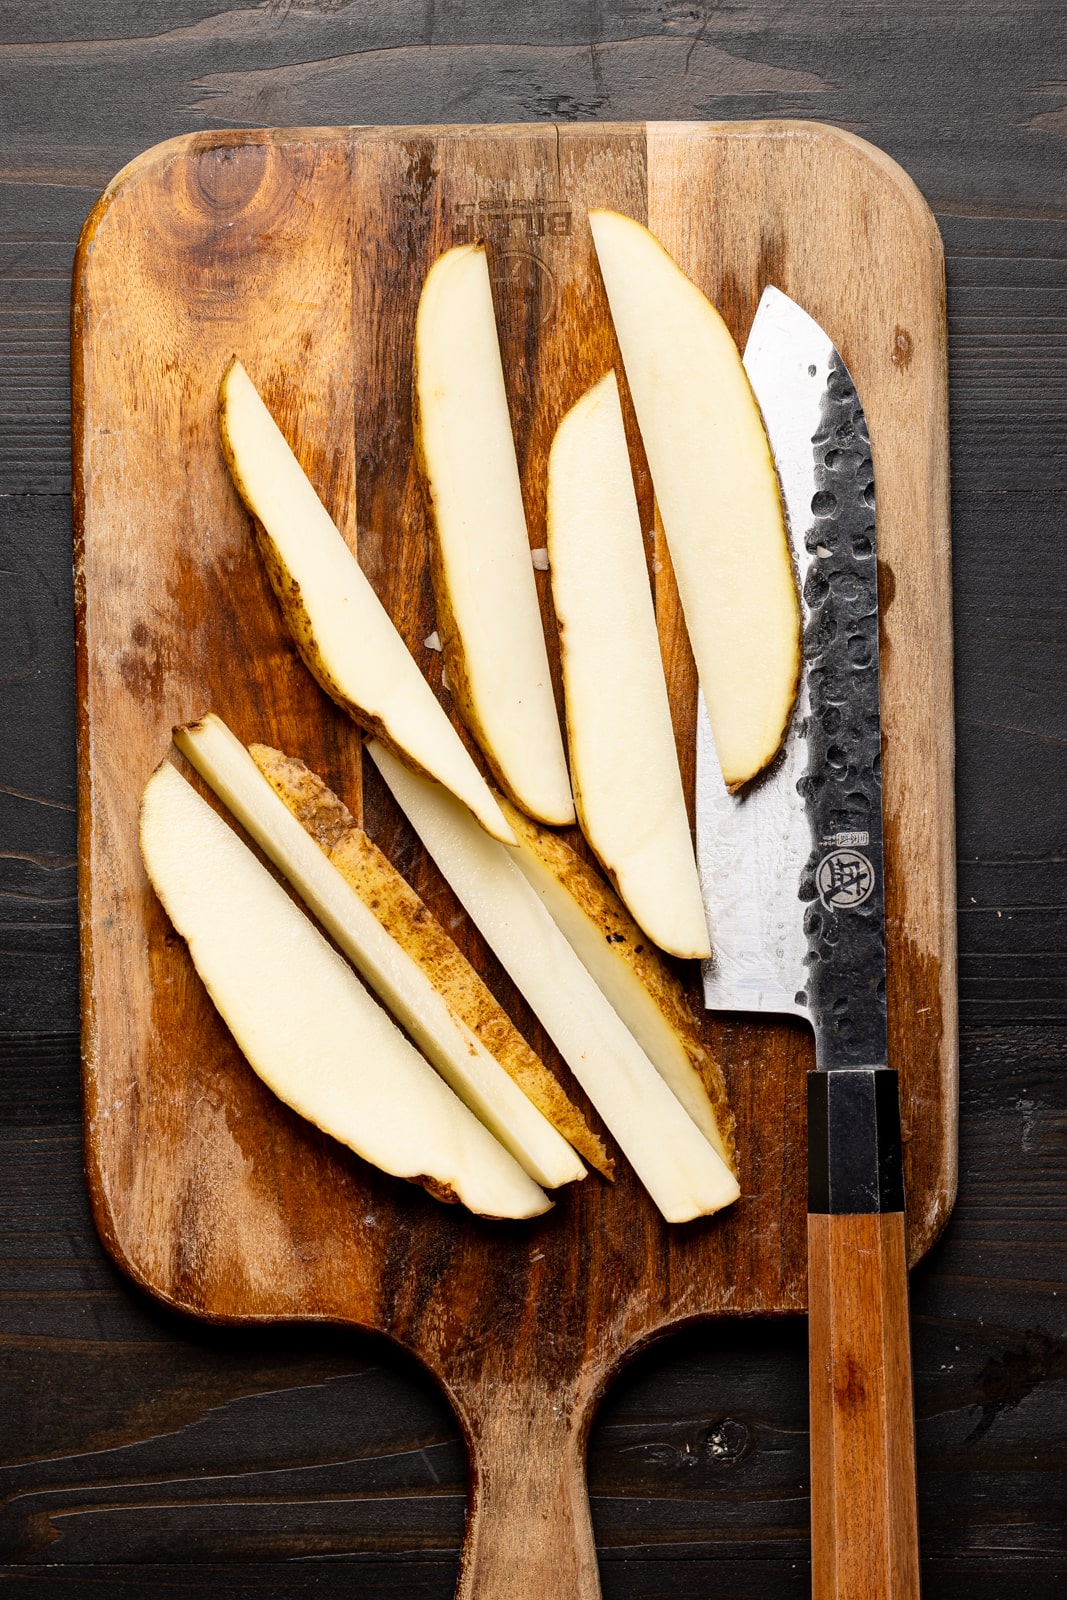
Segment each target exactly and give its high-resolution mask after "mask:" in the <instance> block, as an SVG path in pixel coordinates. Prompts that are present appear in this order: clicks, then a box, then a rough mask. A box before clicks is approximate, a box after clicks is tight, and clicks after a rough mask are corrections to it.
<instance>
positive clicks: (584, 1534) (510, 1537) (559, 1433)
mask: <svg viewBox="0 0 1067 1600" xmlns="http://www.w3.org/2000/svg"><path fill="white" fill-rule="evenodd" d="M484 1398H485V1401H486V1403H485V1405H484V1407H480V1408H479V1411H478V1413H476V1414H475V1415H474V1416H473V1417H472V1414H471V1412H470V1411H469V1410H468V1409H467V1408H466V1407H463V1406H461V1407H460V1408H459V1409H460V1411H461V1415H462V1417H463V1424H464V1431H465V1433H466V1436H467V1447H468V1450H469V1452H470V1465H471V1486H470V1498H469V1501H468V1509H467V1532H466V1537H465V1539H464V1543H463V1555H462V1559H461V1563H460V1576H459V1585H458V1588H457V1590H456V1600H505V1597H506V1600H546V1596H551V1597H552V1600H600V1578H599V1575H598V1572H597V1562H596V1547H595V1545H594V1543H593V1524H592V1521H591V1519H590V1515H589V1495H588V1491H587V1489H586V1482H585V1446H586V1438H587V1436H588V1432H589V1426H588V1410H578V1409H575V1408H573V1407H570V1406H567V1405H566V1404H565V1403H564V1402H563V1400H562V1397H561V1396H560V1394H559V1393H558V1392H551V1391H548V1390H546V1391H543V1392H541V1391H538V1390H537V1389H534V1390H533V1393H532V1397H531V1391H530V1390H529V1389H527V1390H526V1391H525V1393H524V1392H522V1391H520V1390H519V1389H518V1388H514V1389H511V1388H509V1386H507V1385H506V1384H493V1385H490V1386H487V1392H486V1394H485V1396H484Z"/></svg>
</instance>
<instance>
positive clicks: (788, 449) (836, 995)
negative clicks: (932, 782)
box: [696, 288, 918, 1600]
mask: <svg viewBox="0 0 1067 1600" xmlns="http://www.w3.org/2000/svg"><path fill="white" fill-rule="evenodd" d="M744 365H745V369H746V372H747V373H748V377H749V381H750V383H751V385H752V388H753V392H754V393H755V396H756V399H757V401H758V403H759V406H760V409H761V411H762V413H763V419H764V424H765V426H766V429H767V435H768V439H769V441H770V445H771V449H772V452H773V455H774V459H775V464H776V467H777V471H778V476H779V483H780V486H781V490H782V499H783V505H784V509H785V513H786V523H787V527H788V530H789V537H790V542H791V546H792V554H793V560H794V563H795V568H796V574H797V580H798V589H799V594H800V602H801V621H802V632H803V666H802V670H801V675H800V684H799V689H798V695H797V702H796V705H795V707H794V712H793V716H792V719H791V722H790V726H789V729H788V732H787V735H786V738H785V741H784V743H783V746H782V748H781V750H780V751H779V753H778V755H777V757H776V758H775V760H774V762H773V763H772V764H771V766H770V767H769V768H768V769H767V770H766V771H765V772H764V773H762V774H760V775H759V776H758V777H757V778H756V779H755V780H754V781H753V782H752V783H750V784H749V785H748V786H747V787H746V788H745V789H743V790H741V791H739V792H738V793H737V794H733V795H731V794H730V793H729V792H728V791H727V789H726V787H725V785H724V783H723V781H722V775H721V771H720V769H719V764H718V761H717V759H716V755H715V743H714V739H713V736H712V733H711V727H710V723H709V721H708V718H707V714H706V711H705V709H704V706H703V701H701V703H700V706H699V707H698V720H697V730H698V731H697V794H696V833H697V859H698V865H699V868H700V876H701V885H702V891H703V894H704V901H705V909H706V912H707V917H708V926H709V931H710V935H711V943H712V949H713V955H712V957H711V959H710V960H709V961H707V962H706V963H705V965H704V998H705V1005H706V1006H707V1007H708V1008H709V1009H714V1010H740V1011H749V1012H752V1011H757V1012H758V1011H767V1012H776V1013H790V1014H792V1015H797V1016H804V1017H807V1018H808V1020H809V1021H810V1023H811V1025H812V1027H813V1029H814V1033H815V1060H816V1070H815V1071H814V1072H811V1073H809V1075H808V1212H809V1217H808V1301H809V1317H810V1352H811V1354H810V1375H811V1376H810V1382H811V1436H812V1444H811V1451H812V1566H813V1585H814V1592H815V1594H816V1596H818V1597H826V1600H829V1597H831V1596H833V1597H836V1600H846V1597H848V1600H881V1597H883V1596H884V1597H886V1600H889V1597H890V1596H892V1597H896V1600H899V1597H903V1596H914V1595H917V1594H918V1540H917V1529H916V1514H915V1477H914V1421H913V1409H912V1401H911V1371H910V1350H909V1341H908V1323H907V1267H906V1258H905V1243H904V1188H903V1171H902V1160H901V1138H900V1108H899V1094H898V1087H897V1076H896V1073H895V1071H893V1070H892V1068H890V1067H889V1065H888V1054H887V1033H886V989H885V977H886V964H885V898H884V882H883V851H882V788H881V726H880V697H879V661H878V572H877V540H876V522H875V501H874V473H873V467H872V455H871V446H870V438H869V434H868V429H867V423H866V418H865V416H864V412H863V407H862V404H861V402H860V398H859V395H858V394H857V391H856V387H855V384H854V383H853V381H852V378H851V376H850V374H849V371H848V368H847V367H846V365H845V363H844V361H843V360H842V358H841V356H840V354H839V353H838V351H837V350H836V348H835V346H834V344H833V342H832V340H831V339H830V338H829V337H828V336H827V334H826V333H825V332H824V331H823V330H822V328H821V327H820V326H819V325H818V323H817V322H815V321H814V320H813V318H811V317H810V316H808V314H807V313H806V312H805V311H803V310H802V309H801V307H800V306H798V305H797V304H796V303H795V302H794V301H792V300H790V299H789V298H788V296H786V295H784V294H783V293H781V291H780V290H778V289H775V288H768V289H766V290H765V291H764V294H763V296H762V298H761V300H760V304H759V307H758V309H757V312H756V316H755V319H754V321H753V324H752V329H751V332H750V335H749V339H748V342H747V344H746V347H745V354H744Z"/></svg>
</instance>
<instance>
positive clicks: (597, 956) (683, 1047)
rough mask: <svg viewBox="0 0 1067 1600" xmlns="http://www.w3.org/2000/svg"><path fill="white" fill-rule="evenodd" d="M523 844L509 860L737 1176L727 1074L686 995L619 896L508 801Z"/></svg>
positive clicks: (555, 837)
mask: <svg viewBox="0 0 1067 1600" xmlns="http://www.w3.org/2000/svg"><path fill="white" fill-rule="evenodd" d="M503 804H504V811H505V814H506V816H507V818H508V820H509V822H510V823H511V824H512V826H513V828H514V829H515V833H516V835H517V837H518V840H519V847H518V850H516V851H512V852H511V856H512V859H513V860H514V861H515V863H516V865H517V866H518V867H519V870H520V871H521V872H522V874H523V876H524V877H525V878H526V880H527V882H528V883H529V884H530V885H531V887H532V888H533V889H535V890H536V891H537V894H538V895H539V897H540V898H541V900H542V901H543V902H544V904H545V906H546V907H547V909H548V911H549V912H550V913H551V915H552V919H553V921H554V922H555V923H556V925H557V927H558V928H559V929H560V931H561V932H562V933H563V934H564V935H565V936H566V938H567V940H568V942H569V944H570V945H571V947H572V949H573V950H574V951H575V953H576V955H578V956H579V957H580V958H581V960H582V961H583V963H584V964H585V966H586V967H587V968H588V970H589V972H590V973H591V974H592V976H593V977H594V978H595V979H596V981H597V983H598V985H599V986H600V988H601V989H602V990H603V992H604V994H605V995H606V996H607V998H608V999H609V1000H610V1001H611V1003H612V1005H613V1006H614V1008H615V1010H616V1011H617V1012H618V1013H619V1016H620V1017H621V1018H622V1020H623V1021H624V1022H625V1024H626V1026H627V1027H628V1028H629V1030H630V1032H631V1033H632V1034H633V1036H634V1038H635V1039H636V1040H637V1041H638V1043H639V1044H640V1045H641V1047H642V1049H643V1050H644V1052H645V1054H646V1055H647V1056H648V1058H649V1060H650V1061H651V1062H652V1064H653V1066H654V1067H655V1068H656V1070H657V1071H658V1072H659V1073H660V1074H661V1076H662V1077H663V1078H664V1079H665V1080H666V1081H667V1083H669V1084H670V1086H671V1088H672V1089H673V1091H674V1093H675V1094H676V1095H677V1096H678V1099H679V1100H680V1101H681V1102H682V1104H683V1105H684V1106H685V1108H686V1110H687V1111H688V1112H689V1115H690V1116H691V1117H692V1118H693V1121H694V1122H695V1123H696V1125H697V1127H698V1128H699V1129H700V1130H701V1132H702V1133H703V1134H704V1136H705V1137H706V1138H707V1139H708V1140H709V1141H710V1143H712V1144H713V1145H714V1146H715V1148H716V1150H718V1152H719V1154H720V1155H721V1156H722V1158H723V1160H724V1161H725V1162H726V1163H727V1164H728V1166H729V1167H730V1168H731V1170H732V1171H736V1170H737V1162H736V1150H735V1144H734V1116H733V1112H732V1111H731V1110H730V1103H729V1100H728V1098H727V1093H726V1083H725V1081H724V1079H723V1075H722V1068H721V1067H720V1066H719V1064H718V1062H717V1061H716V1060H715V1059H714V1057H713V1056H712V1055H711V1053H710V1051H709V1050H707V1049H706V1048H705V1045H704V1043H703V1041H702V1039H701V1037H700V1028H699V1026H698V1024H697V1020H696V1018H695V1017H694V1016H693V1013H692V1011H691V1010H690V1008H689V1003H688V1001H687V1000H686V998H685V991H684V990H683V988H682V985H681V984H680V982H679V981H678V979H677V977H676V976H675V974H674V973H673V972H672V971H671V969H670V967H669V966H668V965H667V963H666V962H665V961H664V960H663V957H662V956H661V955H660V954H659V952H658V950H656V949H655V948H654V947H653V945H652V944H651V943H650V941H649V940H648V938H647V936H646V935H645V934H643V933H642V931H641V929H640V928H639V927H638V926H637V923H636V922H635V921H634V920H633V918H632V917H631V916H630V915H629V913H628V912H627V910H626V908H625V906H624V905H623V904H622V902H621V901H620V900H619V898H618V896H617V895H616V894H615V893H614V892H613V891H612V889H611V888H610V887H609V886H608V885H607V884H606V883H605V882H604V880H603V878H601V876H600V874H599V873H598V872H596V871H595V870H594V869H593V868H592V867H591V866H590V865H589V863H588V862H587V861H585V860H583V859H582V857H581V856H580V855H579V854H578V853H577V851H576V850H572V849H571V847H570V845H569V844H568V843H567V842H566V840H565V839H561V838H559V836H558V835H557V834H554V833H551V832H550V831H549V830H548V829H547V828H540V827H538V825H537V823H536V822H531V821H530V819H529V817H524V816H523V815H522V813H521V812H520V811H519V810H518V809H517V808H516V807H515V806H512V805H510V804H509V803H508V802H507V801H504V803H503Z"/></svg>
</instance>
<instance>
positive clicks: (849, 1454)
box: [808, 1068, 919, 1600]
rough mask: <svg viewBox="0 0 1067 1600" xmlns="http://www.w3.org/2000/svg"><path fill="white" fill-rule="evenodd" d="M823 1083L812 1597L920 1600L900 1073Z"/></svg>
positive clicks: (813, 1327) (813, 1272)
mask: <svg viewBox="0 0 1067 1600" xmlns="http://www.w3.org/2000/svg"><path fill="white" fill-rule="evenodd" d="M829 1076H830V1075H827V1074H825V1073H812V1074H811V1077H810V1078H809V1096H808V1105H809V1115H808V1140H809V1143H808V1149H809V1190H810V1194H809V1214H808V1318H809V1344H808V1373H809V1389H810V1398H811V1563H812V1594H813V1596H814V1600H918V1594H919V1539H918V1519H917V1515H916V1505H915V1421H914V1409H913V1402H912V1388H911V1348H910V1340H909V1332H908V1263H907V1254H906V1245H905V1236H904V1211H903V1185H902V1182H901V1177H900V1115H899V1105H898V1102H897V1086H896V1074H895V1073H891V1072H889V1071H888V1069H884V1068H879V1069H876V1070H874V1071H863V1072H854V1073H853V1072H849V1073H841V1074H833V1075H832V1079H831V1080H830V1081H829V1082H828V1077H829ZM813 1080H814V1081H813Z"/></svg>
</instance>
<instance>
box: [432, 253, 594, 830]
mask: <svg viewBox="0 0 1067 1600" xmlns="http://www.w3.org/2000/svg"><path fill="white" fill-rule="evenodd" d="M414 399H415V418H414V421H415V446H416V451H417V454H418V459H419V465H420V467H421V469H422V476H423V482H424V483H425V486H426V493H427V498H428V500H429V504H430V513H431V522H432V529H431V537H430V572H431V576H432V579H433V587H434V596H435V599H436V602H437V626H438V630H439V632H440V635H441V642H442V645H443V647H444V657H445V667H446V670H447V672H448V684H449V689H450V691H451V694H452V698H453V700H454V701H455V704H456V707H457V709H458V710H459V713H460V716H461V717H462V718H463V720H464V722H465V723H466V724H467V727H468V728H469V729H470V731H471V733H472V734H473V735H474V737H475V738H476V739H477V741H478V743H479V745H480V746H481V749H482V753H483V754H484V756H485V758H486V761H487V762H488V764H489V767H490V769H491V771H492V773H493V776H494V777H495V778H496V780H497V782H498V783H499V784H500V786H501V788H502V789H503V790H504V791H505V793H507V794H509V795H511V796H512V798H513V799H514V800H515V801H516V803H517V804H518V805H520V806H521V807H522V808H523V810H524V811H528V812H529V813H530V814H531V815H532V816H535V817H540V818H541V819H542V821H544V822H555V823H568V822H573V821H574V802H573V800H572V799H571V786H570V780H569V779H568V777H567V762H566V759H565V757H564V754H563V740H562V737H561V735H560V728H559V718H558V716H557V714H556V702H555V698H554V696H553V692H552V678H551V675H550V673H549V668H548V652H547V650H546V648H545V636H544V630H543V628H542V625H541V611H540V607H539V605H538V599H537V585H536V582H535V579H534V573H533V565H532V562H531V558H530V537H529V534H528V532H527V529H526V513H525V510H524V508H523V503H522V490H521V488H520V484H519V468H518V463H517V461H516V457H515V439H514V436H513V434H512V431H511V418H510V415H509V413H508V400H507V394H506V392H505V388H504V373H503V368H502V366H501V360H500V345H499V342H498V339H497V327H496V313H495V311H494V308H493V295H492V289H491V287H490V283H489V268H488V265H487V263H486V255H485V247H484V245H480V244H462V245H457V246H456V247H455V248H454V249H452V250H446V251H445V253H444V255H442V256H439V257H438V258H437V260H436V261H435V262H434V264H433V266H432V267H431V268H430V271H429V273H428V274H427V277H426V282H425V284H424V285H423V290H422V295H421V297H420V300H419V311H418V317H417V320H416V323H415V383H414Z"/></svg>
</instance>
